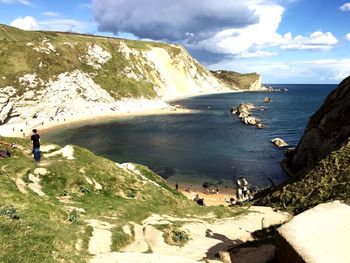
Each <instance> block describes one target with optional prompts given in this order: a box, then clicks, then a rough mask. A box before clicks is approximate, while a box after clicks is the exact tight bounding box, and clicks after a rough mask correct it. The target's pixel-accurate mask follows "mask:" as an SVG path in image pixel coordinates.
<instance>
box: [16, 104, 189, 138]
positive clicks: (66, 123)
mask: <svg viewBox="0 0 350 263" xmlns="http://www.w3.org/2000/svg"><path fill="white" fill-rule="evenodd" d="M195 112H196V111H195V110H189V109H182V108H175V107H173V106H169V107H165V108H159V109H151V110H140V111H131V112H115V113H112V112H108V113H100V114H96V115H94V116H91V115H86V116H77V117H67V119H65V120H60V121H58V122H56V121H52V122H49V123H44V125H42V126H39V127H37V129H38V132H39V133H40V134H45V133H49V132H50V131H52V130H55V129H61V128H67V127H72V126H76V127H79V126H84V125H89V124H95V123H103V122H108V121H113V120H118V119H125V118H134V117H141V116H149V115H169V114H186V113H195ZM16 135H17V134H15V136H16ZM28 135H29V134H28ZM28 137H29V136H28Z"/></svg>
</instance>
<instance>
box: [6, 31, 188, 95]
mask: <svg viewBox="0 0 350 263" xmlns="http://www.w3.org/2000/svg"><path fill="white" fill-rule="evenodd" d="M46 40H47V41H48V42H49V43H50V44H52V45H53V47H54V49H55V51H50V52H48V53H45V52H38V51H36V50H35V49H34V48H37V47H41V46H45V44H43V43H44V42H45V41H46ZM43 41H44V42H43ZM93 44H97V45H98V46H100V47H102V48H103V49H104V50H105V51H107V52H108V53H110V54H111V55H112V58H111V59H109V60H108V62H106V63H105V64H102V65H101V68H94V67H93V66H91V65H88V64H87V63H86V59H84V56H86V54H87V50H88V47H89V46H91V45H93ZM122 45H125V46H127V47H129V48H132V49H133V51H134V52H139V55H137V54H136V55H135V54H130V58H128V59H126V57H125V54H123V52H122V50H121V46H122ZM154 47H161V48H165V49H166V50H167V52H168V53H169V55H170V56H172V57H176V56H177V55H179V53H180V52H181V48H180V47H177V46H174V45H168V44H164V43H159V42H147V41H133V40H123V39H117V38H108V37H97V36H91V35H82V34H72V33H60V32H42V31H23V30H20V29H17V28H14V27H11V26H6V25H1V24H0V64H1V65H2V66H1V67H0V88H2V87H6V86H13V87H14V88H15V89H16V95H22V94H23V93H24V92H25V89H26V86H25V85H21V83H19V81H18V79H19V78H20V77H22V76H23V75H25V74H34V73H35V74H36V75H37V77H38V78H40V79H41V80H43V81H44V82H48V81H49V80H55V79H56V78H57V76H58V75H59V74H61V73H65V72H72V71H74V70H76V69H78V70H81V71H83V72H85V73H89V74H91V76H92V77H93V80H94V81H95V83H97V84H99V85H100V86H101V87H102V88H103V89H105V90H106V91H107V92H109V94H110V95H111V96H112V97H114V98H117V99H120V98H141V97H143V98H155V97H156V96H157V92H156V88H155V87H154V84H152V83H155V81H152V79H153V78H154V77H155V75H154V69H152V68H150V66H149V65H146V64H145V63H144V62H143V58H142V55H141V53H140V52H144V51H147V50H150V49H151V48H154ZM140 69H142V72H141V71H140ZM131 71H132V72H133V74H136V75H137V77H136V78H133V77H130V75H128V74H130V72H131ZM149 80H151V81H149ZM42 85H44V84H43V83H39V84H38V86H37V88H38V89H42V88H43V86H42Z"/></svg>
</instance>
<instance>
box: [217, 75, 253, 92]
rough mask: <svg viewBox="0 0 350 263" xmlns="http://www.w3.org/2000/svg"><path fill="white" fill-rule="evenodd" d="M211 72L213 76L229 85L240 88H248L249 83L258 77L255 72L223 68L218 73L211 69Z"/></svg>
mask: <svg viewBox="0 0 350 263" xmlns="http://www.w3.org/2000/svg"><path fill="white" fill-rule="evenodd" d="M212 73H213V75H214V76H215V77H217V78H218V79H221V80H222V81H224V82H225V83H227V84H228V85H229V86H230V85H233V86H236V87H238V88H240V89H242V90H245V89H249V88H250V85H251V84H252V83H254V82H255V81H257V80H258V79H259V74H257V73H248V74H241V73H238V72H234V71H225V70H221V73H218V72H217V71H212Z"/></svg>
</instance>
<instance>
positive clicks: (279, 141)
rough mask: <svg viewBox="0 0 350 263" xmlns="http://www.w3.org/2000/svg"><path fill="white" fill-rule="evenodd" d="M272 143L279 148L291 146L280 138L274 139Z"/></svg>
mask: <svg viewBox="0 0 350 263" xmlns="http://www.w3.org/2000/svg"><path fill="white" fill-rule="evenodd" d="M271 142H272V143H273V144H274V145H275V146H277V147H279V148H282V147H287V146H288V145H289V144H288V143H286V142H285V141H284V140H282V139H280V138H275V139H272V140H271Z"/></svg>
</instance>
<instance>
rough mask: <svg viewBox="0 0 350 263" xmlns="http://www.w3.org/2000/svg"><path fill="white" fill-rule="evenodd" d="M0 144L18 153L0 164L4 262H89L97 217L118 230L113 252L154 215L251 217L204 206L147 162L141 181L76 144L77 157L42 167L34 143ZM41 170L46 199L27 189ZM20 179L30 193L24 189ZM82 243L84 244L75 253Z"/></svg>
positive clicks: (0, 258) (177, 235) (177, 234)
mask: <svg viewBox="0 0 350 263" xmlns="http://www.w3.org/2000/svg"><path fill="white" fill-rule="evenodd" d="M1 140H2V141H6V142H8V143H11V142H15V143H16V144H17V145H18V146H19V148H14V149H9V150H10V152H11V157H10V158H7V159H1V164H0V193H1V199H0V211H1V212H0V262H57V261H65V262H87V261H88V259H89V257H90V255H89V253H88V247H89V240H90V237H91V236H92V233H93V228H92V227H91V226H90V225H89V223H88V222H89V220H91V219H95V220H100V221H103V222H108V223H110V224H111V225H112V226H113V227H112V228H111V229H110V231H111V232H112V250H113V251H118V250H120V249H121V248H122V247H124V246H125V245H127V244H128V243H130V242H132V241H133V239H134V237H133V236H130V235H128V234H126V233H124V231H123V229H122V228H123V226H125V225H130V222H134V223H137V224H140V223H141V222H142V221H143V220H144V219H146V218H147V217H149V216H150V215H152V214H160V215H170V216H173V217H186V218H188V217H195V218H198V217H199V218H202V217H204V216H207V215H208V214H214V215H216V216H217V217H228V216H235V215H240V214H243V213H246V210H244V209H242V208H240V209H234V208H233V209H229V208H225V207H222V206H221V207H201V206H198V205H196V204H195V203H194V202H192V201H189V200H188V199H187V198H185V197H184V196H183V195H182V194H181V193H179V192H178V191H175V190H174V189H172V188H171V187H169V186H168V185H167V184H166V182H165V180H163V179H162V178H161V177H159V176H158V175H156V174H155V173H153V172H152V171H151V170H149V169H148V168H147V167H144V166H141V165H136V164H135V169H137V170H138V171H139V172H140V173H141V174H142V176H140V175H138V173H134V172H132V171H126V170H124V169H122V168H120V167H118V166H117V165H116V164H115V163H114V162H112V161H110V160H108V159H105V158H102V157H99V156H96V155H94V154H93V153H91V152H90V151H88V150H86V149H83V148H80V147H75V146H74V158H75V159H74V160H67V159H65V158H64V157H62V156H61V155H57V156H55V157H51V158H50V159H47V158H45V155H44V156H43V159H42V162H41V164H39V165H37V164H36V163H35V162H34V160H33V157H32V156H31V150H30V149H31V145H30V142H29V141H28V140H23V139H11V138H7V139H4V138H1ZM22 147H23V148H22ZM20 148H21V149H22V150H21V149H20ZM57 148H59V147H58V146H57ZM38 167H40V168H44V169H46V171H47V172H46V174H45V175H40V179H41V181H40V185H41V186H42V191H43V192H44V193H45V195H46V196H44V197H41V196H39V195H38V194H36V193H35V192H34V191H32V190H31V189H30V188H29V187H28V186H27V185H26V184H27V183H30V180H29V179H28V175H29V174H34V171H35V169H36V168H38ZM19 179H22V180H23V182H24V183H25V185H24V187H25V191H26V192H27V193H23V189H22V192H21V191H19V186H18V185H17V184H16V181H17V182H18V180H19ZM92 180H94V181H95V182H96V183H98V184H99V185H101V188H99V187H96V185H95V184H94V182H93V181H92ZM89 181H90V183H89ZM91 182H93V183H92V184H91ZM83 189H84V190H83ZM86 189H88V191H87V190H86ZM68 207H70V209H68ZM74 209H75V210H74ZM84 211H85V212H84ZM17 218H19V219H17ZM14 219H17V220H14ZM67 219H68V220H67ZM131 232H133V229H131ZM172 237H173V238H174V242H177V243H178V244H183V242H185V241H186V235H185V234H184V233H182V232H181V231H179V230H175V231H173V232H172ZM79 240H80V243H81V246H80V248H79V249H76V248H75V247H76V244H77V243H79V242H78V241H79Z"/></svg>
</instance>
